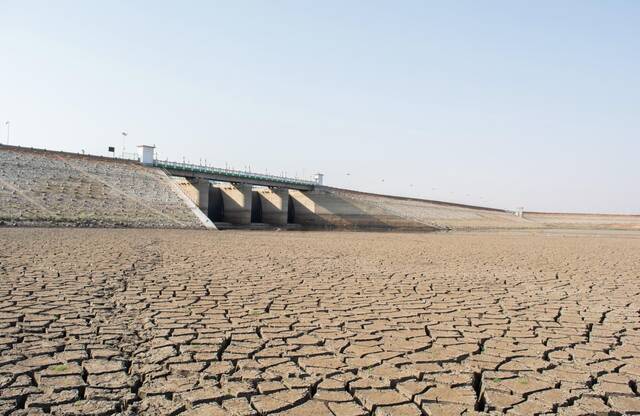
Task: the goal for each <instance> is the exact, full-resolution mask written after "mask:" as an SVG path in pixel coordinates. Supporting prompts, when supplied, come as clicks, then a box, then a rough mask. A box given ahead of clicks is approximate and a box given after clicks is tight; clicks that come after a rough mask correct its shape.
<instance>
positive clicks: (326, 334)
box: [0, 229, 640, 416]
mask: <svg viewBox="0 0 640 416" xmlns="http://www.w3.org/2000/svg"><path fill="white" fill-rule="evenodd" d="M0 242H2V245H1V246H2V251H1V252H0V414H3V415H27V414H28V415H37V414H56V415H115V414H118V415H129V414H130V415H133V414H142V415H192V416H193V415H271V414H280V415H305V414H306V415H327V416H331V415H438V414H474V413H475V414H485V413H507V414H516V415H517V414H520V415H531V414H550V413H554V414H555V413H557V414H565V415H581V414H593V413H602V414H634V413H638V412H640V395H639V392H638V386H639V384H640V268H639V266H638V264H640V261H639V260H640V259H639V258H638V253H640V236H634V235H630V234H628V233H627V234H623V235H615V234H611V233H608V234H605V235H597V236H590V235H588V234H583V235H570V236H563V235H561V234H558V233H556V234H554V235H545V234H543V233H537V234H532V233H529V234H520V235H519V234H515V233H513V234H510V233H499V234H498V233H482V234H470V233H467V234H462V233H461V234H446V235H416V234H409V235H402V234H371V233H368V234H357V233H270V232H264V233H249V232H233V233H232V232H229V233H207V232H193V231H149V230H144V231H143V230H47V229H0Z"/></svg>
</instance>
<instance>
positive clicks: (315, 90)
mask: <svg viewBox="0 0 640 416" xmlns="http://www.w3.org/2000/svg"><path fill="white" fill-rule="evenodd" d="M639 22H640V1H634V0H628V1H613V0H607V1H582V0H581V1H557V0H553V1H511V0H510V1H476V0H473V1H442V2H428V1H369V0H367V1H350V0H346V1H344V0H341V1H327V0H322V1H255V2H252V1H235V0H234V1H231V0H229V1H226V2H214V1H202V2H197V1H184V2H179V1H172V2H160V1H112V0H109V1H93V2H92V1H55V2H53V1H42V2H37V1H28V0H15V1H9V0H0V120H1V121H2V129H0V140H1V141H2V142H6V129H5V126H4V121H5V120H10V121H11V124H10V125H11V143H12V144H19V145H24V146H34V147H46V148H50V149H57V150H67V151H80V150H81V149H85V150H86V151H87V152H89V153H94V154H106V153H107V152H106V150H107V146H109V145H115V146H118V148H119V149H120V148H121V147H122V140H121V135H120V132H121V131H122V130H126V131H127V132H128V133H129V136H128V137H127V142H126V146H127V150H128V151H134V146H135V145H136V144H142V143H145V144H155V145H156V146H157V148H158V151H159V154H160V158H162V159H165V158H169V159H170V160H182V159H183V157H184V158H186V159H187V160H189V161H191V162H198V161H199V160H200V159H202V160H204V159H206V160H207V162H208V163H212V164H215V165H217V166H223V167H224V166H225V164H229V165H231V166H233V167H236V168H244V167H246V166H248V165H250V166H251V168H252V170H254V171H262V172H264V171H265V170H268V171H269V173H280V172H285V171H286V172H287V174H288V175H289V176H295V175H297V176H302V175H306V176H310V175H311V174H312V173H313V172H316V171H319V172H323V173H325V175H326V183H327V184H328V185H332V186H340V187H349V188H355V189H360V190H366V191H372V192H380V193H390V194H398V195H407V196H415V197H422V198H433V199H440V200H447V201H455V202H466V203H473V204H482V205H489V206H495V207H501V208H513V207H516V206H524V207H525V209H529V210H551V211H586V212H621V213H640V190H639V184H640V23H639Z"/></svg>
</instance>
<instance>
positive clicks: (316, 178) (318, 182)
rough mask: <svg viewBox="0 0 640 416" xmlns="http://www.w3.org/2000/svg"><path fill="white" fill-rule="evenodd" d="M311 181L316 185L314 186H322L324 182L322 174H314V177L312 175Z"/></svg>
mask: <svg viewBox="0 0 640 416" xmlns="http://www.w3.org/2000/svg"><path fill="white" fill-rule="evenodd" d="M313 181H314V182H315V183H316V185H322V182H323V181H324V174H323V173H316V174H315V175H313Z"/></svg>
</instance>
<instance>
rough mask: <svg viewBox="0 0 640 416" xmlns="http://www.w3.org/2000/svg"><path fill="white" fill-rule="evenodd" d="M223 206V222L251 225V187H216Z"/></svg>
mask: <svg viewBox="0 0 640 416" xmlns="http://www.w3.org/2000/svg"><path fill="white" fill-rule="evenodd" d="M218 188H220V191H221V192H222V203H223V204H224V221H225V222H228V223H231V224H234V225H248V224H251V185H244V184H229V185H218Z"/></svg>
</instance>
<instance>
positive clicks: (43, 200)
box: [0, 145, 640, 232]
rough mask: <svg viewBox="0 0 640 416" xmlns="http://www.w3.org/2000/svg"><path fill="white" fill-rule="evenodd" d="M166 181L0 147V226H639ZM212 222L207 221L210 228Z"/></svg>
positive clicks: (336, 193) (153, 171) (103, 161)
mask: <svg viewBox="0 0 640 416" xmlns="http://www.w3.org/2000/svg"><path fill="white" fill-rule="evenodd" d="M272 185H274V186H271V185H267V186H264V185H255V184H251V183H241V182H240V180H238V182H216V181H214V180H211V179H207V178H203V177H197V176H187V175H186V174H185V176H176V177H170V176H168V175H167V171H165V170H164V169H161V168H158V167H152V166H143V165H141V164H140V163H138V162H135V161H127V160H121V159H112V158H105V157H98V156H88V155H87V156H85V155H78V154H73V153H65V152H53V151H46V150H41V149H27V148H21V147H15V146H5V145H0V225H40V226H83V227H150V228H193V229H195V228H219V229H225V228H262V229H265V228H274V227H277V228H281V229H299V230H300V229H301V230H318V229H321V230H331V229H339V230H372V231H420V232H425V231H446V230H490V229H541V228H574V229H578V228H582V229H621V230H640V215H601V214H557V213H540V212H525V213H524V215H523V216H522V217H520V216H516V215H514V214H513V213H512V212H509V211H506V210H501V209H495V208H487V207H479V206H472V205H464V204H456V203H447V202H441V201H432V200H425V199H417V198H406V197H399V196H390V195H379V194H373V193H367V192H359V191H353V190H347V189H340V188H332V187H328V186H321V185H314V186H309V187H308V188H306V189H305V188H300V187H298V188H297V189H293V188H292V187H288V186H287V185H286V184H283V183H277V184H276V183H274V184H272ZM214 224H215V225H214Z"/></svg>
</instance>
